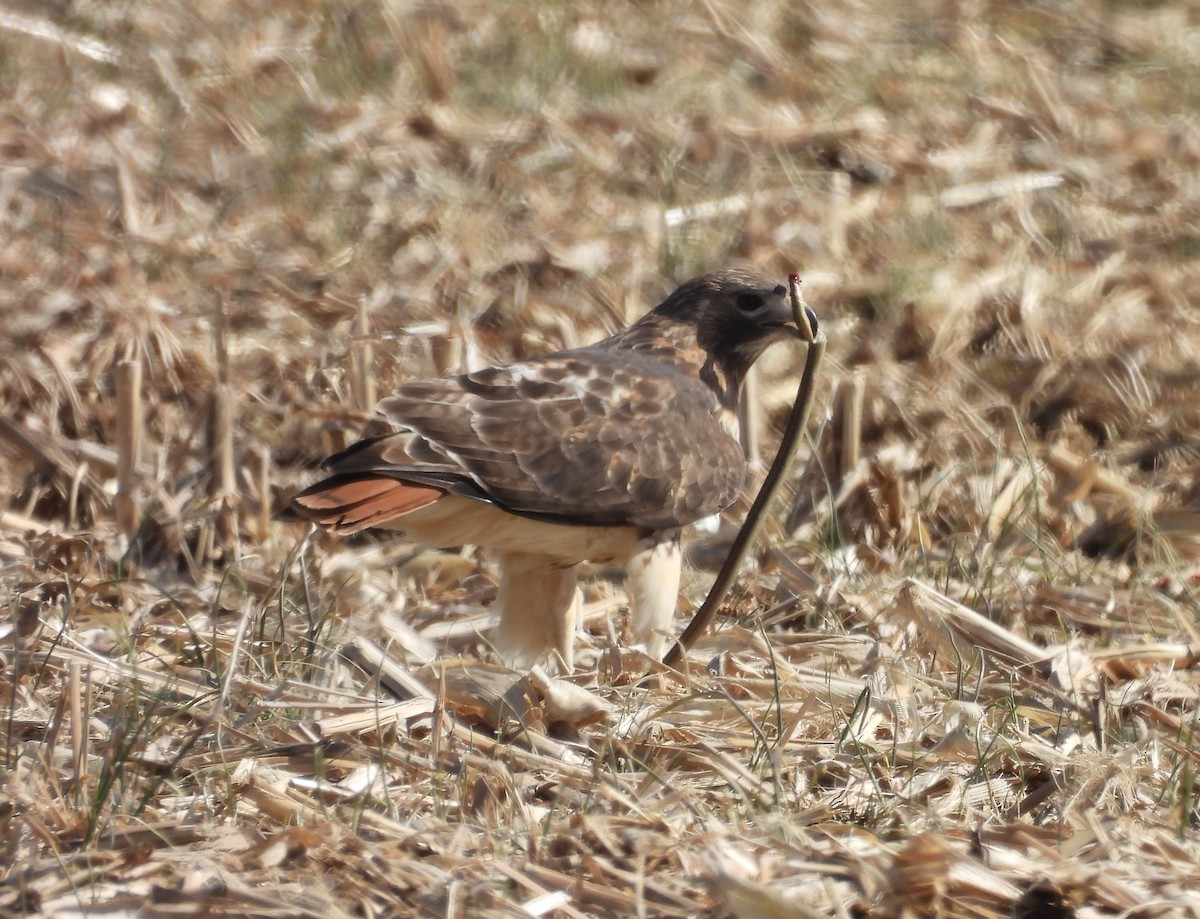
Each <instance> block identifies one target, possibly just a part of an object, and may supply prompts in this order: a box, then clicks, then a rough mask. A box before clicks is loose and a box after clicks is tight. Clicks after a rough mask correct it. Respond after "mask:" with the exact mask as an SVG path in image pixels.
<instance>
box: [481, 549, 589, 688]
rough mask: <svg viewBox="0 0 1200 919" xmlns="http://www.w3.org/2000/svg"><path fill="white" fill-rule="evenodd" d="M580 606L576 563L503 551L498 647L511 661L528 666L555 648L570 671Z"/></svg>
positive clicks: (515, 664)
mask: <svg viewBox="0 0 1200 919" xmlns="http://www.w3.org/2000/svg"><path fill="white" fill-rule="evenodd" d="M579 606H580V596H579V591H578V590H577V589H576V587H575V567H574V566H570V567H567V568H564V567H562V565H561V564H558V563H556V562H555V561H554V560H553V559H551V558H547V557H546V556H544V555H531V554H529V553H527V552H504V553H501V555H500V588H499V590H498V591H497V593H496V612H497V614H498V615H499V617H500V623H499V627H498V629H497V632H496V650H497V651H498V652H499V653H500V656H501V657H502V658H503V659H504V662H505V663H507V664H508V665H509V666H512V667H516V668H519V669H526V668H529V667H532V666H533V665H534V664H536V663H538V662H539V661H541V660H542V659H543V658H545V657H546V655H548V654H550V653H552V652H558V656H559V657H560V658H561V659H562V665H563V666H564V667H565V668H566V669H565V672H566V673H570V672H571V668H572V667H573V665H574V656H575V655H574V638H575V623H576V622H577V621H578V619H579Z"/></svg>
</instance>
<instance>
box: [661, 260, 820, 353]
mask: <svg viewBox="0 0 1200 919" xmlns="http://www.w3.org/2000/svg"><path fill="white" fill-rule="evenodd" d="M655 312H662V313H664V314H666V315H669V316H671V317H672V318H676V319H683V320H686V321H691V322H694V323H695V325H696V333H697V343H698V344H699V345H700V347H702V348H703V349H704V350H705V351H708V352H709V353H710V354H711V355H712V356H713V357H714V358H715V359H716V361H717V362H719V363H720V364H721V365H722V366H723V367H725V369H726V370H727V371H729V372H730V373H733V374H734V375H736V376H738V377H740V376H741V375H742V374H744V373H745V371H746V370H747V369H749V367H750V365H751V364H753V363H754V362H755V361H756V360H757V359H758V357H759V355H761V354H762V352H763V351H764V350H766V348H767V346H769V345H770V344H772V343H773V342H776V341H782V340H783V339H786V338H799V337H800V330H799V329H798V328H796V323H795V319H794V317H793V315H792V305H791V299H790V298H789V296H788V289H787V287H785V286H784V285H783V284H778V283H775V282H773V281H771V280H770V279H769V278H766V277H764V276H763V275H760V274H757V273H755V272H750V271H740V270H736V269H727V270H725V271H715V272H712V273H711V274H706V275H704V276H703V277H700V278H696V279H695V280H694V281H689V282H688V283H687V284H685V285H683V286H682V287H681V288H679V290H677V291H676V292H675V293H674V294H672V295H671V296H670V297H669V298H668V299H667V300H666V301H665V302H664V303H662V304H661V305H660V306H659V307H658V309H657V310H656V311H655ZM810 319H811V320H813V323H814V327H815V317H813V316H811V314H810Z"/></svg>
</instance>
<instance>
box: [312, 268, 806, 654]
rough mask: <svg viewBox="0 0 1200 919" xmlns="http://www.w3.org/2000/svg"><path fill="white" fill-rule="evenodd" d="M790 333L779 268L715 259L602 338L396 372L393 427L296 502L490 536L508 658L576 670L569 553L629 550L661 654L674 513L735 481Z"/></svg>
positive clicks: (331, 516) (394, 524) (594, 556)
mask: <svg viewBox="0 0 1200 919" xmlns="http://www.w3.org/2000/svg"><path fill="white" fill-rule="evenodd" d="M812 318H813V326H814V328H815V325H816V323H815V317H812ZM796 337H799V330H798V329H797V328H796V325H795V322H794V319H793V316H792V309H791V305H790V302H789V299H788V291H787V288H786V287H785V286H784V285H782V284H777V283H775V282H773V281H770V280H768V279H767V278H765V277H763V276H761V275H759V274H757V273H754V272H751V271H744V270H738V269H726V270H723V271H714V272H712V273H710V274H706V275H704V276H703V277H699V278H696V279H695V280H692V281H688V282H687V283H686V284H684V285H683V286H681V287H680V288H679V289H678V290H676V291H675V292H674V293H673V294H671V295H670V296H669V297H667V299H666V300H664V301H663V302H662V303H660V304H659V305H658V306H656V307H655V308H654V309H653V310H651V311H650V312H649V313H648V314H647V315H646V316H644V317H643V318H642V319H640V320H638V321H637V322H635V323H634V324H633V325H631V326H629V327H628V328H626V329H623V330H621V331H620V332H617V333H616V334H615V335H612V336H611V337H609V338H606V339H604V340H603V341H600V342H597V343H596V344H594V345H588V346H586V347H582V348H575V349H572V350H569V351H559V352H556V353H553V354H547V355H544V356H542V357H535V358H531V359H529V360H525V361H520V362H518V363H513V364H505V365H503V366H499V367H489V368H487V369H486V370H478V371H475V372H473V373H467V374H463V375H461V376H452V377H446V378H442V379H435V380H418V381H415V382H411V383H405V384H403V385H402V386H400V388H399V389H398V390H396V392H395V394H394V395H392V396H391V397H389V398H387V399H384V400H383V401H382V402H380V404H379V410H380V411H381V412H382V413H383V415H384V416H385V417H386V418H387V419H388V420H389V421H391V422H392V423H393V424H394V425H395V427H396V430H395V432H393V433H389V434H384V435H383V436H381V437H375V438H372V439H369V440H364V441H361V442H359V443H356V444H354V445H353V446H351V447H350V448H349V449H347V450H345V451H343V452H342V453H339V454H337V455H335V456H331V457H330V458H329V459H327V460H326V461H325V464H324V466H325V468H326V469H328V470H329V475H328V477H327V478H325V479H322V480H321V481H320V482H317V483H316V484H315V485H313V486H311V487H309V488H307V489H305V490H304V491H302V492H301V493H300V494H298V495H296V496H295V497H293V498H292V500H291V508H292V510H293V511H294V512H295V514H297V515H299V516H300V517H302V518H304V519H306V520H311V521H314V522H316V523H317V524H319V525H321V526H322V527H324V528H325V529H327V530H330V531H332V532H334V533H354V532H357V531H359V530H362V529H365V528H367V527H385V528H388V529H392V530H400V531H403V532H404V533H405V534H406V535H407V536H408V537H409V538H411V539H413V540H414V541H416V542H419V543H423V544H425V545H427V546H430V547H436V548H450V547H454V546H462V545H467V544H472V545H478V546H483V547H486V548H488V549H491V550H493V551H494V552H495V555H496V559H497V562H498V565H499V572H500V585H499V591H498V593H497V596H496V608H497V611H498V613H499V625H498V631H497V634H496V640H495V643H496V647H497V650H498V651H499V652H500V654H501V655H502V656H503V657H504V658H505V659H506V660H507V661H508V662H510V663H511V664H513V665H514V666H530V665H532V664H533V663H535V662H536V661H537V660H538V659H540V658H542V657H543V656H545V655H547V654H549V653H552V652H557V653H558V655H559V656H560V657H561V658H562V661H563V663H564V665H565V666H566V667H567V669H568V670H569V669H570V668H571V664H572V638H573V633H574V630H575V624H576V619H577V616H578V610H579V593H578V591H577V590H576V586H575V577H576V567H575V566H576V565H578V564H579V563H580V562H582V561H585V560H587V561H595V562H605V563H608V562H618V563H623V564H624V566H625V570H626V576H627V588H628V596H629V604H630V610H631V617H632V631H633V636H634V638H635V640H637V641H639V642H641V643H642V644H643V645H644V646H645V648H646V650H647V652H648V653H650V654H653V655H656V656H657V654H658V653H659V651H660V650H661V648H662V643H663V640H664V638H665V637H666V634H667V629H668V627H669V625H670V622H671V618H672V616H673V614H674V612H675V605H676V601H677V599H678V592H679V574H680V553H679V532H680V528H681V527H683V526H685V525H687V524H689V523H692V522H694V521H696V520H699V519H701V518H703V517H707V516H709V515H711V514H715V513H717V512H718V511H721V510H723V509H725V508H726V507H728V506H729V505H731V504H732V503H733V502H734V500H735V499H736V498H737V497H738V494H739V493H740V491H741V489H742V485H743V481H744V479H745V475H746V464H745V460H744V458H743V454H742V447H741V445H740V444H739V442H738V439H737V421H736V418H737V414H736V413H737V405H738V398H739V393H740V389H741V385H742V380H743V379H744V377H745V374H746V372H747V371H748V370H749V369H750V366H751V365H752V364H753V363H754V361H755V360H756V359H757V358H758V356H759V355H760V354H762V352H763V350H764V349H765V348H766V347H767V346H768V345H770V344H771V343H772V342H775V341H779V340H781V339H784V338H796Z"/></svg>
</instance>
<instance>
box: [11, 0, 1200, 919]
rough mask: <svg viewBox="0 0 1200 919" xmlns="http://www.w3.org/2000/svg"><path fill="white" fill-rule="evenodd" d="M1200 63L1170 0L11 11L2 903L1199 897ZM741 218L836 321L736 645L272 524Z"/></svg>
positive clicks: (264, 911)
mask: <svg viewBox="0 0 1200 919" xmlns="http://www.w3.org/2000/svg"><path fill="white" fill-rule="evenodd" d="M1198 62H1200V13H1198V12H1197V9H1196V7H1195V5H1194V4H1188V3H1185V2H1170V0H1168V2H1162V3H1157V4H1153V5H1150V6H1149V7H1144V6H1143V5H1141V4H1125V3H1120V2H1108V3H1104V2H1098V0H1097V2H1076V3H1069V4H1041V3H1032V2H1031V3H1015V4H994V5H992V4H983V3H966V2H962V3H922V4H908V3H900V2H898V0H896V2H888V3H884V4H863V3H856V2H854V0H829V2H823V3H819V4H813V5H798V4H796V5H794V4H789V3H785V2H782V0H763V2H758V0H748V2H744V3H738V4H732V3H725V2H724V0H716V2H710V3H705V4H697V5H691V4H685V3H677V2H663V3H649V4H629V5H622V6H621V7H620V11H619V14H616V13H614V12H613V11H612V8H609V7H602V6H600V5H595V6H590V5H589V6H584V5H577V6H576V5H570V4H559V3H547V2H541V0H534V2H531V3H524V4H485V3H471V2H465V3H461V4H457V5H452V6H451V5H446V6H440V5H434V4H429V5H420V6H415V5H414V6H407V5H400V4H388V5H377V4H374V3H369V2H360V3H354V2H348V0H347V2H342V3H338V4H336V5H333V6H327V5H324V4H319V3H314V2H308V0H282V2H277V3H273V4H251V3H241V2H234V0H227V2H212V3H205V4H166V3H163V4H152V3H140V4H139V3H128V4H109V3H98V2H95V0H77V2H65V0H64V2H54V3H49V4H43V3H36V2H32V0H25V2H20V0H19V2H17V3H16V4H15V5H14V4H12V3H10V4H9V5H8V6H6V7H5V8H4V9H3V10H0V89H2V90H3V92H2V93H0V203H2V207H0V238H2V239H3V244H2V246H0V355H2V360H3V368H4V372H3V375H2V379H0V458H2V461H0V496H2V498H0V591H2V593H0V598H2V600H3V603H4V605H5V606H6V607H7V610H8V613H9V616H8V623H7V625H5V626H3V633H0V634H2V636H3V647H4V655H5V656H4V661H5V667H4V670H3V672H2V674H0V698H2V700H3V701H2V702H0V713H2V714H3V717H4V719H5V722H6V726H7V731H6V736H7V740H6V741H5V742H4V749H3V772H2V773H0V775H2V776H3V788H2V790H0V847H2V850H3V853H4V856H3V859H2V863H3V864H4V865H6V866H7V867H5V868H4V869H3V875H4V877H3V882H2V884H0V913H2V914H5V915H10V914H44V915H56V916H58V915H63V916H65V915H81V914H83V913H88V912H93V911H94V912H105V913H109V914H119V913H129V914H132V913H137V914H139V915H167V914H170V915H200V914H205V915H208V914H223V915H243V916H308V915H313V916H341V915H428V916H443V915H446V916H459V915H496V916H500V915H556V916H586V915H612V916H639V915H646V916H654V915H663V916H668V915H678V916H689V915H699V914H716V915H732V916H737V917H761V916H771V917H791V916H798V917H799V916H814V915H821V916H839V917H848V916H903V915H934V916H951V915H953V916H1011V915H1016V916H1022V917H1035V916H1036V917H1041V916H1047V917H1057V916H1071V915H1078V916H1109V915H1111V916H1118V915H1120V916H1131V917H1133V916H1137V917H1149V916H1168V915H1169V916H1183V915H1191V916H1197V915H1200V841H1198V838H1197V825H1198V823H1200V804H1198V803H1197V798H1196V796H1195V792H1194V788H1193V783H1194V775H1195V772H1196V767H1197V760H1198V759H1200V754H1198V753H1197V750H1198V749H1200V745H1198V743H1197V739H1196V737H1197V730H1198V727H1200V715H1198V714H1197V712H1198V710H1200V709H1198V704H1197V702H1198V697H1200V664H1198V658H1197V654H1198V649H1200V634H1198V633H1200V620H1198V617H1197V609H1198V608H1200V607H1198V603H1197V596H1196V592H1197V587H1198V585H1200V483H1198V481H1197V475H1196V472H1197V468H1198V466H1197V456H1198V455H1200V454H1198V448H1200V434H1198V433H1197V432H1198V431H1200V385H1198V379H1200V327H1198V324H1197V319H1196V307H1197V305H1198V304H1200V268H1198V266H1200V179H1198V178H1197V177H1198V176H1200V116H1198V115H1197V112H1198V111H1200V67H1198ZM733 258H740V259H747V260H750V261H752V262H754V263H755V264H757V265H758V266H759V267H761V268H763V269H765V270H767V271H770V272H773V273H774V274H776V275H778V276H779V277H780V278H781V279H782V278H783V277H784V276H785V273H786V272H787V271H789V270H792V269H795V270H799V271H800V272H801V273H802V275H803V277H804V278H805V281H806V287H805V290H806V295H807V298H808V300H809V302H810V303H811V304H812V305H813V306H814V307H815V308H816V309H817V311H818V313H819V314H820V316H821V319H822V323H823V328H825V329H826V330H827V332H828V334H829V338H830V355H829V357H830V359H829V360H828V361H827V364H826V367H827V370H826V373H825V376H824V380H823V383H822V396H821V400H822V401H821V403H820V404H821V406H822V407H823V408H822V409H821V410H820V411H819V412H818V418H821V419H823V420H822V421H821V423H820V424H819V425H817V426H816V427H815V429H814V440H813V447H812V449H811V450H810V451H809V452H808V454H807V455H806V456H805V457H801V459H800V460H799V461H798V463H797V471H796V473H795V475H794V480H793V482H792V486H791V489H790V491H789V492H788V496H787V506H786V507H784V508H783V509H782V510H781V511H780V512H779V513H778V514H777V515H776V518H775V520H774V521H773V524H772V527H771V528H770V532H769V536H768V539H767V542H768V543H769V545H767V546H766V547H765V548H763V550H762V552H761V553H760V556H759V558H758V565H757V567H756V568H755V569H754V570H752V571H749V572H748V573H747V574H746V576H745V577H744V578H743V579H742V581H741V582H740V584H739V585H738V587H737V589H736V590H735V593H734V601H735V602H734V604H733V605H732V606H731V608H730V610H729V614H728V616H727V617H726V618H725V619H724V620H723V621H722V622H721V623H720V624H719V628H718V629H717V630H716V631H715V632H714V633H713V634H711V635H710V636H709V637H708V638H707V639H706V640H705V641H704V642H703V643H702V644H701V645H700V646H699V647H697V648H696V649H694V650H693V652H692V653H691V654H690V657H689V661H688V670H687V673H686V675H679V674H674V673H664V672H662V670H661V668H660V667H659V666H658V665H657V664H656V663H655V662H653V661H649V660H645V659H639V658H637V657H636V656H633V655H630V654H629V653H628V652H627V651H622V650H620V645H619V642H618V641H617V640H616V637H617V633H618V631H619V623H620V612H621V603H622V597H621V595H620V592H619V588H618V586H617V585H616V584H614V583H610V582H609V581H608V580H605V579H603V578H599V579H597V580H595V581H594V582H592V585H591V587H590V588H589V590H590V593H589V596H588V601H589V605H588V612H589V617H588V621H587V629H586V632H585V634H582V635H581V636H580V638H579V642H580V652H579V654H578V657H579V658H580V659H582V662H583V673H582V676H581V679H580V680H579V681H578V682H579V683H580V684H581V685H582V686H583V687H584V688H586V689H587V690H588V692H587V693H586V694H584V696H583V698H582V699H581V698H578V696H577V694H576V693H574V692H572V690H573V689H577V688H578V687H572V686H570V685H563V684H561V683H556V682H553V681H547V680H545V679H543V678H542V677H541V676H540V675H538V674H534V675H532V676H530V677H527V678H520V677H519V676H518V675H516V674H510V673H507V672H505V671H503V670H500V669H497V668H495V667H494V666H487V665H486V664H483V663H480V662H479V660H480V654H483V655H484V656H485V657H486V639H487V628H488V623H487V620H486V615H485V610H486V604H487V601H488V600H489V599H490V596H491V594H492V593H493V592H494V585H493V582H492V581H491V579H490V577H489V573H488V570H487V568H486V566H482V565H481V563H480V561H479V560H478V558H477V557H476V556H475V555H474V554H472V553H470V552H467V553H464V554H461V555H433V554H415V553H414V552H413V551H412V550H411V549H410V547H407V546H404V545H401V544H397V543H395V542H389V541H377V540H375V539H374V538H370V539H362V540H359V541H355V542H349V543H332V542H330V543H324V542H322V543H320V544H319V545H310V544H308V543H306V542H304V541H303V537H302V533H301V532H299V531H298V530H296V529H294V528H287V527H284V526H283V525H280V524H276V523H274V522H272V521H271V519H270V513H271V510H272V509H273V507H274V506H275V505H276V504H277V503H278V502H279V500H280V497H281V495H283V494H284V493H286V492H288V491H289V490H290V489H292V488H294V487H295V486H296V485H298V484H300V483H302V482H304V481H306V480H308V479H309V478H310V477H311V467H312V465H313V464H314V463H315V461H316V460H317V459H318V458H319V457H320V456H321V455H322V454H323V453H324V452H325V451H326V450H327V449H328V448H329V447H331V446H333V445H335V444H336V443H338V442H339V441H340V440H344V439H345V438H346V437H347V436H353V435H356V434H357V433H359V432H360V431H361V430H362V429H363V428H364V426H365V425H366V424H367V422H368V418H369V411H368V410H369V406H370V405H371V404H372V403H373V401H374V398H375V395H376V394H377V393H385V392H386V391H387V389H388V388H389V387H390V385H391V384H392V383H393V382H394V381H395V380H397V379H399V378H401V377H409V376H417V375H424V374H430V373H435V372H439V371H445V370H450V369H453V368H455V367H458V366H462V365H464V364H474V363H478V362H482V361H488V360H491V359H499V358H505V357H509V356H513V355H523V354H527V353H531V352H536V351H541V350H545V349H548V348H552V347H558V346H561V345H570V344H574V343H577V342H581V341H584V340H587V339H589V338H593V337H597V336H599V335H600V334H601V333H602V332H604V331H606V330H609V329H611V328H613V327H615V326H617V325H620V324H622V323H624V322H625V321H626V320H627V319H628V318H629V317H631V316H633V315H636V314H638V313H640V312H641V311H642V310H643V309H644V307H645V306H646V305H648V304H650V303H652V302H654V301H655V298H656V296H658V295H659V294H661V293H663V292H664V291H665V290H666V289H667V288H669V287H670V285H671V283H672V282H673V281H674V280H678V279H681V278H683V277H686V276H689V275H691V274H694V273H697V272H699V271H701V270H705V269H708V268H711V267H715V266H718V265H721V264H724V263H726V262H727V261H729V260H730V259H733ZM799 359H800V355H799V354H798V353H795V352H786V353H784V352H781V353H779V354H776V355H774V357H773V359H772V360H770V361H769V362H768V367H767V368H766V369H765V370H766V372H765V373H764V375H763V379H762V381H761V382H762V385H761V389H760V393H761V396H762V400H763V402H764V403H765V404H766V406H767V409H768V411H767V421H768V422H770V421H771V420H776V421H777V420H778V419H779V418H780V417H781V413H782V412H783V411H784V410H785V409H786V406H785V405H784V404H783V402H784V401H785V400H786V398H787V397H789V396H790V394H791V392H792V391H793V386H794V383H793V375H794V372H795V370H794V368H795V366H796V365H797V363H798V361H799ZM138 371H140V377H141V378H140V382H139V380H138V378H137V372H138ZM770 439H771V435H770V432H769V431H768V432H767V435H766V440H767V441H768V443H769V441H770ZM736 522H737V515H736V514H734V515H731V519H730V521H729V524H730V528H732V527H733V526H734V525H736ZM728 537H729V533H728V532H725V533H722V534H718V536H716V537H713V538H709V539H707V540H705V539H704V538H701V537H696V538H695V539H694V540H693V547H694V552H693V556H694V562H695V564H696V566H697V567H696V569H695V570H694V571H693V573H692V574H691V575H689V578H688V580H687V582H686V585H685V586H686V593H687V597H686V599H687V603H691V604H695V603H698V602H699V600H700V599H701V598H702V596H703V593H704V589H705V585H706V584H707V581H708V578H709V576H710V575H709V574H708V573H707V570H708V569H711V568H712V566H713V565H714V564H715V563H717V562H719V560H720V556H721V552H722V551H723V549H724V547H725V546H726V545H727V544H728ZM610 622H612V623H615V626H610V625H609V624H608V623H610ZM678 625H679V627H682V625H683V616H682V615H681V616H680V621H679V623H678ZM352 639H353V640H352ZM381 648H382V649H384V652H383V653H382V654H381V653H380V649H381ZM435 654H442V655H451V657H449V658H443V659H439V660H437V661H434V660H433V656H434V655H435ZM453 655H462V657H461V658H454V657H453ZM647 675H649V679H645V678H644V677H646V676H647Z"/></svg>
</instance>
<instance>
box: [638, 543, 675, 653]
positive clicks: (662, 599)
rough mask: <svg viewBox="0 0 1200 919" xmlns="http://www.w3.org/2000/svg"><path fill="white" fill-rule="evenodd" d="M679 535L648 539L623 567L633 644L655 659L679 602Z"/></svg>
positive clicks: (668, 630) (661, 647)
mask: <svg viewBox="0 0 1200 919" xmlns="http://www.w3.org/2000/svg"><path fill="white" fill-rule="evenodd" d="M679 568H680V554H679V531H678V530H664V531H660V532H655V533H652V534H650V535H648V536H647V537H646V538H645V539H644V540H642V541H641V542H640V543H638V548H637V551H636V552H635V553H634V554H633V555H632V556H631V557H630V559H629V561H628V562H627V563H626V565H625V592H626V594H627V595H628V596H629V614H630V619H631V620H632V631H633V640H634V641H635V642H637V643H638V644H640V645H641V646H642V647H643V648H644V649H645V651H646V653H647V654H648V655H650V656H651V657H659V656H660V655H661V653H662V649H663V643H664V642H665V641H666V638H667V635H668V634H669V632H670V628H671V619H672V618H673V617H674V615H675V605H676V604H677V603H678V602H679Z"/></svg>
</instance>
